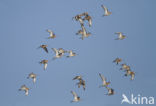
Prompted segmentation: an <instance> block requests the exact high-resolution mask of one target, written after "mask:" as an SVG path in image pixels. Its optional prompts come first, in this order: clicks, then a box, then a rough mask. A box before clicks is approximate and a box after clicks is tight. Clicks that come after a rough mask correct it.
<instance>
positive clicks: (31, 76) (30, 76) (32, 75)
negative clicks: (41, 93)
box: [27, 73, 36, 83]
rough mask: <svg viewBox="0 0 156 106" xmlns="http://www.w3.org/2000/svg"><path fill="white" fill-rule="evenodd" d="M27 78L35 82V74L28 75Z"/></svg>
mask: <svg viewBox="0 0 156 106" xmlns="http://www.w3.org/2000/svg"><path fill="white" fill-rule="evenodd" d="M27 78H28V79H29V78H32V79H33V83H35V82H36V74H34V73H30V74H29V75H28V77H27Z"/></svg>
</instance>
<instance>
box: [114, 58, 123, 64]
mask: <svg viewBox="0 0 156 106" xmlns="http://www.w3.org/2000/svg"><path fill="white" fill-rule="evenodd" d="M121 61H122V59H121V58H116V59H115V60H114V61H113V62H114V63H116V64H117V65H118V64H119V63H120V62H121Z"/></svg>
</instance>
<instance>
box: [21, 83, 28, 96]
mask: <svg viewBox="0 0 156 106" xmlns="http://www.w3.org/2000/svg"><path fill="white" fill-rule="evenodd" d="M19 91H25V95H26V96H28V93H29V88H28V87H27V86H26V85H22V86H21V88H20V89H19Z"/></svg>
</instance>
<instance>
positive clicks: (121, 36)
mask: <svg viewBox="0 0 156 106" xmlns="http://www.w3.org/2000/svg"><path fill="white" fill-rule="evenodd" d="M115 34H118V38H116V39H115V40H123V39H125V38H126V36H125V35H123V33H122V32H116V33H115Z"/></svg>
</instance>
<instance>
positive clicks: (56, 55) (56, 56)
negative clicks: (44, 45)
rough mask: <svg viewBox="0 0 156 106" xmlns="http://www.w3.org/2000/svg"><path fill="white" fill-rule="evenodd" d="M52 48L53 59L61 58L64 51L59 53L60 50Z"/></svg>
mask: <svg viewBox="0 0 156 106" xmlns="http://www.w3.org/2000/svg"><path fill="white" fill-rule="evenodd" d="M52 50H53V51H54V52H55V56H54V57H53V59H57V58H61V57H62V56H63V55H64V53H62V52H61V53H60V52H59V51H60V50H57V49H56V48H52ZM61 51H62V50H61Z"/></svg>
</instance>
